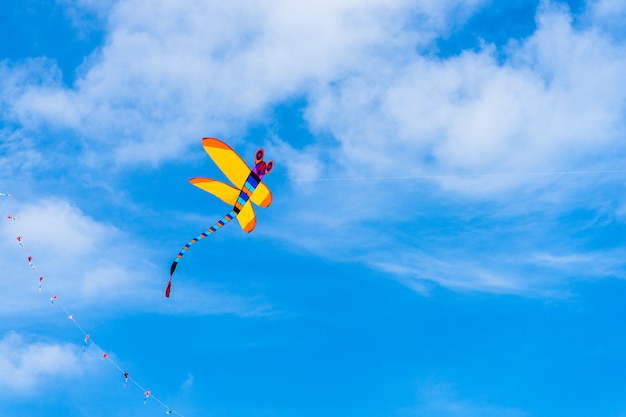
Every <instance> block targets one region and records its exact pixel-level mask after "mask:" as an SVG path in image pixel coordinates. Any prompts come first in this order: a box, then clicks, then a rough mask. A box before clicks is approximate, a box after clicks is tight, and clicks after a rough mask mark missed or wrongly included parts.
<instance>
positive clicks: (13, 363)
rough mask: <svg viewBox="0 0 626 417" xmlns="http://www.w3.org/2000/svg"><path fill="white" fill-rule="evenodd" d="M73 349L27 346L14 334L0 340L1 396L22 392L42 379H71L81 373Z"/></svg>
mask: <svg viewBox="0 0 626 417" xmlns="http://www.w3.org/2000/svg"><path fill="white" fill-rule="evenodd" d="M75 351H76V346H72V345H58V344H51V343H41V342H39V343H29V342H28V341H26V340H25V339H24V338H23V337H22V336H20V335H19V334H17V333H7V334H5V336H4V337H3V338H2V339H1V340H0V387H2V391H3V393H4V394H5V395H6V394H7V393H9V394H12V393H15V392H25V391H27V390H32V389H34V388H36V387H37V384H40V383H42V381H43V380H44V379H49V378H57V379H64V378H70V377H73V378H75V377H76V375H79V374H80V373H81V372H82V368H83V366H82V365H81V360H80V359H79V358H78V356H77V355H76V354H75V353H74V352H75Z"/></svg>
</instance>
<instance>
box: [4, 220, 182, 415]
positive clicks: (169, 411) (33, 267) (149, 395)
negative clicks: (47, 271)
mask: <svg viewBox="0 0 626 417" xmlns="http://www.w3.org/2000/svg"><path fill="white" fill-rule="evenodd" d="M11 217H12V216H11ZM7 218H8V217H7ZM10 220H15V218H13V217H12V218H11V219H10ZM17 241H18V242H19V245H20V246H21V247H22V249H24V251H25V252H26V253H27V254H28V263H29V265H30V267H31V271H33V272H34V273H35V275H37V276H39V278H38V279H39V288H40V290H41V288H44V289H45V290H46V292H48V293H49V294H50V301H51V303H52V306H53V307H54V306H58V307H59V308H61V310H63V312H64V313H65V314H66V317H67V318H68V319H70V320H71V321H72V323H74V325H75V326H76V328H78V330H79V331H80V332H81V333H82V334H83V337H84V345H83V351H84V350H85V348H86V347H87V346H88V345H89V344H92V345H93V346H94V347H95V348H96V349H97V350H98V351H99V352H100V354H101V355H102V356H101V357H102V360H107V361H108V362H109V363H111V365H113V366H114V367H115V368H116V369H117V370H118V371H119V372H120V373H122V374H123V375H124V377H125V380H126V381H128V382H132V383H133V385H135V386H136V387H137V388H139V389H140V390H141V391H142V392H143V393H144V394H145V395H146V398H145V400H144V403H145V401H147V400H148V398H151V399H153V400H154V401H156V402H157V403H158V404H160V405H161V406H163V407H164V408H165V409H166V413H167V414H176V415H178V416H180V417H184V416H183V415H182V414H181V413H179V412H177V411H175V410H173V409H172V408H170V407H169V406H168V405H167V404H165V403H164V402H163V401H161V400H160V399H159V398H157V397H155V396H154V395H152V392H151V391H149V390H147V389H145V388H144V387H143V386H142V385H141V384H140V383H139V382H138V381H137V380H135V379H134V378H132V377H130V375H128V374H127V373H126V372H125V371H124V369H123V368H122V367H121V366H120V365H119V364H118V363H117V362H115V361H114V360H113V359H112V358H111V356H110V355H109V354H108V353H107V351H106V350H105V349H103V348H102V347H101V346H100V345H98V344H97V343H96V342H95V341H94V340H93V339H92V338H91V336H90V334H89V333H87V331H85V329H84V328H83V327H82V326H81V325H80V324H79V322H78V320H76V317H75V315H74V314H71V313H70V311H69V310H68V309H67V308H66V307H65V304H64V303H63V301H62V300H61V299H60V298H59V297H58V296H57V295H56V294H55V292H54V291H53V290H52V288H51V287H50V286H49V285H48V284H47V283H46V281H45V280H44V278H43V275H41V274H40V273H38V272H37V267H36V265H35V264H34V262H33V258H32V256H30V252H29V251H28V248H27V247H26V245H25V244H24V242H23V237H22V236H18V237H17Z"/></svg>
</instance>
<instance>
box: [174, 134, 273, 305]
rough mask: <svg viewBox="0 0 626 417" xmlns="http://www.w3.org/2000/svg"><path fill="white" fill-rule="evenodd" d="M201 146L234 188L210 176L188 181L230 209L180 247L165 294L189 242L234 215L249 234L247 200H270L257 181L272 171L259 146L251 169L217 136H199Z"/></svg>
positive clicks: (251, 221)
mask: <svg viewBox="0 0 626 417" xmlns="http://www.w3.org/2000/svg"><path fill="white" fill-rule="evenodd" d="M202 146H203V147H204V150H205V151H206V152H207V153H208V154H209V156H210V157H211V159H213V161H214V162H215V164H217V166H218V167H219V168H220V169H221V170H222V172H223V173H224V175H226V177H227V178H228V179H229V180H230V182H231V183H232V184H233V185H234V187H233V186H231V185H229V184H226V183H223V182H221V181H216V180H212V179H210V178H191V179H190V180H189V182H190V183H191V184H193V185H195V186H196V187H198V188H200V189H202V190H204V191H206V192H209V193H211V194H213V195H215V196H216V197H218V198H220V199H221V200H222V201H223V202H225V203H226V204H231V205H232V206H233V208H232V210H231V211H230V212H229V213H228V214H227V215H225V216H224V217H222V218H221V219H220V220H218V221H217V222H216V223H215V224H214V225H213V226H211V227H209V228H208V229H207V230H206V231H205V232H202V233H200V234H199V235H198V236H197V237H194V238H193V239H191V240H190V241H189V242H187V244H186V245H185V246H183V248H182V250H181V251H180V252H179V253H178V255H177V256H176V259H174V262H172V266H171V267H170V279H169V281H168V282H167V287H166V288H165V297H169V296H170V290H171V288H172V276H173V275H174V271H175V270H176V266H178V262H179V261H180V259H181V258H182V257H183V255H184V254H185V252H186V251H187V250H188V249H189V247H190V246H191V245H193V244H194V243H196V242H197V241H199V240H201V239H204V238H206V237H207V236H209V235H211V234H213V233H215V232H216V231H217V230H219V229H220V228H221V227H222V226H224V225H225V224H226V223H228V222H230V221H231V220H232V219H234V218H237V220H238V221H239V224H240V225H241V228H242V229H243V230H244V231H245V232H247V233H250V232H251V231H252V230H253V229H254V226H256V216H255V214H254V209H253V207H252V204H251V202H252V203H254V204H256V205H258V206H260V207H264V208H266V207H269V205H270V204H271V203H272V194H271V193H270V190H269V189H268V188H267V186H266V185H265V184H263V183H262V182H261V180H262V179H263V176H265V174H267V173H269V172H270V171H271V170H272V168H273V167H274V161H269V162H267V163H266V162H265V161H263V157H264V156H265V152H264V151H263V148H259V149H258V150H257V151H256V154H255V155H254V164H255V165H254V168H252V169H250V168H249V167H248V165H247V164H246V163H245V162H244V160H243V159H242V158H241V157H240V156H239V155H238V154H237V153H236V152H235V151H234V150H232V149H231V148H230V146H228V145H226V144H225V143H224V142H222V141H220V140H218V139H215V138H204V139H202Z"/></svg>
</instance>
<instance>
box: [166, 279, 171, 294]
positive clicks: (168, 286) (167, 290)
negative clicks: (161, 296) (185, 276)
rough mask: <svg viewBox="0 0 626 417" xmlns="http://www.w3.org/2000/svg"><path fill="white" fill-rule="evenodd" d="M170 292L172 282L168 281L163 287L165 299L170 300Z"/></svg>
mask: <svg viewBox="0 0 626 417" xmlns="http://www.w3.org/2000/svg"><path fill="white" fill-rule="evenodd" d="M171 290H172V280H171V279H170V280H169V281H168V282H167V287H165V298H170V291H171Z"/></svg>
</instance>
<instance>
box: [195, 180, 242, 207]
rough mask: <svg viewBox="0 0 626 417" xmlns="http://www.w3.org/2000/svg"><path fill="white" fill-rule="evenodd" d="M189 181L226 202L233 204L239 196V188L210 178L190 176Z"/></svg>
mask: <svg viewBox="0 0 626 417" xmlns="http://www.w3.org/2000/svg"><path fill="white" fill-rule="evenodd" d="M189 182H190V183H191V184H193V185H195V186H196V187H198V188H201V189H203V190H204V191H206V192H208V193H211V194H213V195H214V196H216V197H218V198H219V199H220V200H222V201H223V202H224V203H226V204H230V205H231V206H234V205H235V203H236V202H237V197H239V190H238V189H236V188H235V187H231V186H230V185H228V184H224V183H223V182H221V181H216V180H212V179H210V178H191V179H190V180H189Z"/></svg>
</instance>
